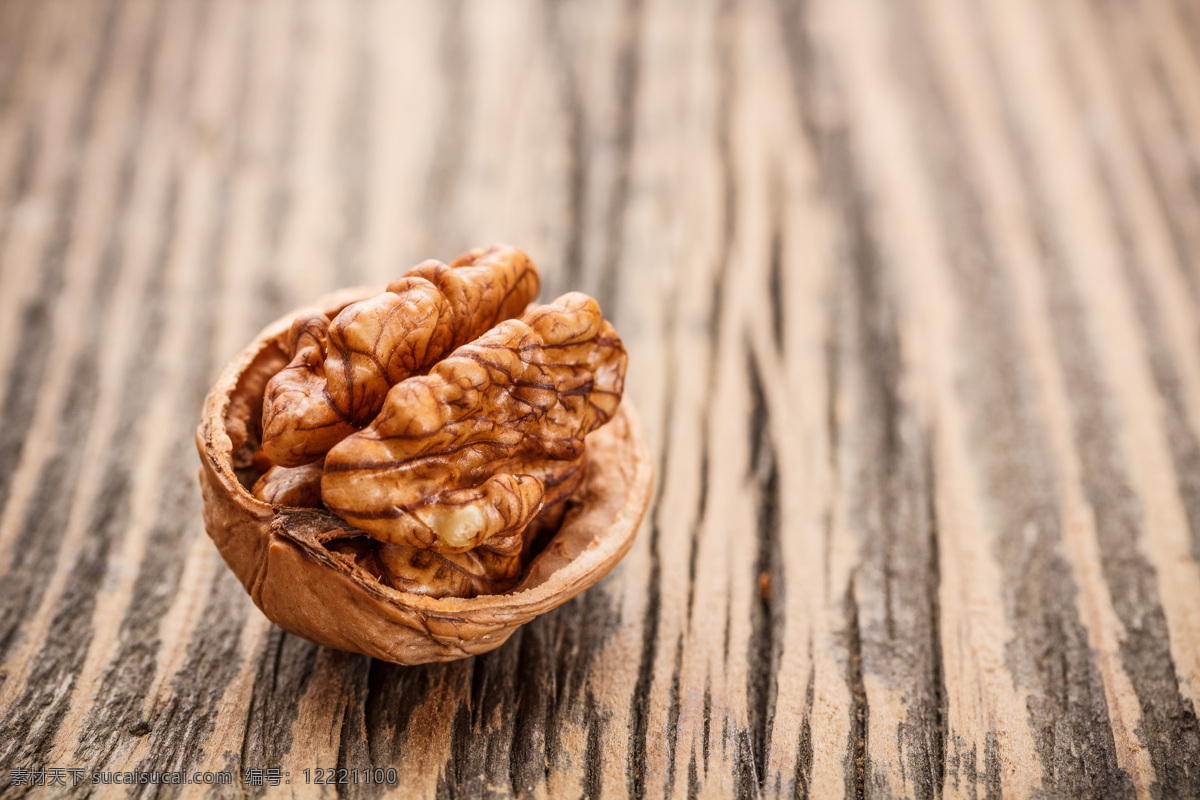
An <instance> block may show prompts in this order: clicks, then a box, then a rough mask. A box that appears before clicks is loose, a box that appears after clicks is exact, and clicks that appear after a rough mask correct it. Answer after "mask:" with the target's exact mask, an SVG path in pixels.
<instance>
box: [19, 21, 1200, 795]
mask: <svg viewBox="0 0 1200 800" xmlns="http://www.w3.org/2000/svg"><path fill="white" fill-rule="evenodd" d="M1197 25H1200V15H1198V14H1197V13H1196V11H1195V10H1194V9H1193V8H1191V7H1190V6H1189V5H1188V4H1186V3H1180V2H1177V1H1175V0H1137V1H1136V2H1114V0H1069V1H1068V2H1062V3H1054V4H1048V5H1047V4H1038V3H1033V2H1028V0H1013V2H1007V3H1002V4H998V3H975V2H969V1H968V0H903V1H902V2H887V3H885V2H880V0H850V2H834V0H803V1H802V0H704V1H703V2H691V3H685V2H682V0H623V1H622V2H619V3H607V4H606V3H599V2H595V1H594V0H571V2H557V3H552V2H535V1H534V0H517V1H516V2H512V3H506V4H495V3H489V2H486V0H452V1H451V2H444V3H438V2H432V0H429V1H426V2H406V3H399V2H389V0H357V1H356V2H352V3H344V2H333V0H312V2H306V3H291V2H287V1H286V0H264V2H260V3H254V4H246V3H238V2H234V1H233V0H216V1H215V2H205V1H203V0H179V1H176V0H172V1H171V2H168V1H167V0H126V1H125V2H121V1H120V0H84V1H83V2H79V1H78V0H50V1H49V2H39V3H34V2H23V1H21V0H10V2H7V3H3V4H0V186H2V187H3V188H2V189H0V375H3V379H2V380H0V782H5V781H8V782H10V785H5V791H6V793H8V794H12V795H13V796H23V795H24V794H30V793H32V790H31V789H30V788H29V787H21V786H18V785H15V784H14V783H12V782H13V781H14V780H16V779H18V778H19V777H20V776H21V775H22V774H23V773H22V772H21V770H45V769H52V768H68V767H70V768H81V769H85V770H87V771H88V772H89V773H90V772H92V771H96V772H109V773H111V772H126V771H143V772H147V771H166V770H185V771H188V772H198V771H214V772H215V771H221V772H228V773H229V775H230V776H231V780H232V783H231V784H230V786H227V787H224V788H221V789H218V790H216V794H217V795H218V796H225V795H226V794H229V795H234V794H236V795H238V796H245V795H249V796H256V797H257V796H261V795H270V796H292V795H295V796H308V795H309V794H322V795H325V796H334V795H338V796H350V797H360V796H361V797H375V796H395V797H414V796H415V797H460V796H465V797H555V798H557V797H582V796H586V797H589V798H594V797H624V796H636V797H730V796H737V797H821V798H825V797H840V796H844V797H854V798H857V797H913V798H936V797H972V798H978V797H988V798H993V797H1001V796H1004V797H1035V796H1053V797H1076V796H1078V797H1083V796H1089V797H1090V796H1104V797H1138V798H1147V797H1162V798H1173V797H1179V798H1186V797H1195V796H1200V725H1198V724H1197V719H1196V703H1197V702H1198V697H1197V693H1198V692H1200V347H1198V343H1200V313H1197V309H1198V308H1200V261H1198V260H1197V257H1196V256H1195V255H1194V254H1195V253H1196V251H1197V248H1196V247H1194V246H1193V245H1194V244H1195V243H1196V242H1197V241H1200V239H1198V237H1200V193H1198V192H1197V190H1196V187H1197V185H1200V184H1197V182H1196V176H1197V174H1200V173H1198V172H1197V170H1198V167H1197V163H1196V158H1195V152H1196V151H1197V148H1198V147H1200V143H1198V142H1197V140H1196V137H1197V136H1198V135H1200V94H1198V93H1197V88H1198V87H1200V49H1198V47H1197V45H1196V41H1195V38H1194V37H1193V36H1192V35H1191V34H1193V33H1195V32H1196V30H1200V29H1198V28H1197ZM494 240H507V241H511V242H513V243H516V244H518V245H520V246H522V247H524V248H526V249H527V250H528V251H529V252H530V253H531V254H532V255H533V257H534V259H535V261H536V262H537V263H538V265H539V267H540V268H541V270H542V274H543V293H542V296H543V297H544V298H549V297H554V296H557V295H558V294H561V293H562V292H565V291H568V290H570V289H579V290H583V291H587V292H589V293H591V294H593V295H594V296H595V297H597V299H598V300H599V301H600V303H601V305H602V306H603V308H604V310H605V313H606V315H607V316H608V317H609V318H610V319H611V320H612V321H613V323H614V325H615V326H616V328H617V330H618V331H619V332H620V334H621V335H622V337H623V339H624V341H625V342H626V345H627V347H628V349H629V352H630V367H629V376H628V386H627V392H628V394H627V396H628V398H629V399H630V400H631V401H632V402H634V403H635V404H636V405H637V406H638V408H639V410H640V412H641V416H642V418H643V420H644V421H645V424H646V427H647V432H648V435H649V438H650V441H651V444H652V448H653V452H654V454H655V471H656V485H655V489H654V496H653V501H652V505H651V508H650V509H649V511H648V513H647V516H646V519H645V522H644V525H643V528H642V530H641V532H640V535H639V537H638V539H637V540H636V542H635V544H634V546H633V549H632V550H631V552H630V553H629V555H628V556H627V557H626V559H625V560H624V561H623V562H622V564H621V565H620V566H619V567H618V568H617V570H616V571H615V572H614V573H613V574H612V575H610V576H609V577H608V578H606V579H605V580H604V581H602V582H601V583H600V584H599V585H597V586H595V587H594V588H592V589H591V590H589V591H588V592H586V593H584V594H583V595H581V596H580V597H578V598H576V599H574V600H572V601H571V602H569V603H567V604H566V605H564V606H562V607H561V608H558V609H556V610H554V611H552V612H549V613H547V614H545V615H543V616H542V617H540V618H539V619H537V620H535V621H534V622H531V623H529V624H528V625H526V626H525V627H524V628H522V629H521V630H520V631H518V633H516V634H515V635H514V636H513V637H512V639H511V640H510V641H509V642H508V643H507V644H506V645H504V646H503V647H501V648H500V649H498V650H496V651H494V652H492V653H488V654H486V655H483V656H478V657H475V658H471V659H467V660H463V661H459V662H453V663H447V664H437V665H426V666H419V667H401V666H397V665H392V664H386V663H382V662H376V661H372V660H370V659H367V658H365V657H362V656H357V655H352V654H346V653H339V652H335V651H332V650H327V649H324V648H321V647H318V646H317V645H314V644H311V643H309V642H306V641H304V640H302V639H299V638H296V637H294V636H292V635H290V634H286V633H283V632H282V631H280V630H279V629H277V628H275V627H274V626H273V625H271V624H270V623H269V622H268V621H266V620H265V618H263V617H262V615H261V614H260V613H259V612H258V611H257V609H255V608H254V606H253V604H252V603H251V602H250V600H249V598H248V597H247V596H246V595H245V593H244V592H243V591H242V589H241V587H240V585H239V584H238V582H237V580H236V579H235V578H234V577H233V575H232V574H231V573H230V572H229V570H228V569H226V567H225V566H224V564H223V563H222V562H221V560H220V558H219V556H218V555H217V554H216V552H215V550H214V548H213V547H212V545H211V543H210V542H209V540H208V538H207V537H206V536H205V534H204V531H203V525H202V522H201V519H200V498H199V493H198V492H197V491H196V484H195V470H196V461H195V455H194V453H193V447H192V442H191V437H192V431H193V429H194V426H195V424H196V422H197V410H198V408H199V406H200V403H201V400H202V398H203V396H204V394H205V392H206V390H207V388H208V386H209V384H210V383H211V381H212V380H213V379H214V377H215V375H216V373H217V371H218V370H219V369H220V366H221V364H222V363H223V362H224V361H225V359H227V358H229V357H230V356H231V355H233V354H234V353H235V352H237V350H238V349H239V348H240V347H241V346H242V345H243V343H245V342H246V341H248V340H249V339H250V338H251V337H252V336H253V335H254V332H255V331H256V330H257V329H258V328H259V327H261V326H262V325H263V324H265V323H266V322H267V321H269V320H271V319H273V318H275V317H276V316H278V315H279V314H281V313H283V312H284V311H286V310H287V309H289V308H293V307H296V306H298V305H300V304H303V303H305V302H308V301H309V300H311V299H313V298H315V297H316V296H318V295H320V294H322V293H324V292H326V291H328V290H330V289H333V288H336V287H339V286H349V285H354V284H372V285H382V284H384V283H386V282H387V281H389V280H391V279H392V278H393V277H395V276H396V275H397V274H399V273H400V272H402V271H403V270H405V269H407V268H408V267H409V266H411V265H412V264H414V263H416V262H417V261H419V260H421V259H423V258H427V257H437V258H442V259H448V258H450V257H452V256H453V255H454V254H455V253H457V252H459V251H460V250H463V249H465V248H468V247H472V246H477V245H480V244H484V243H487V242H490V241H494ZM337 767H340V768H344V769H348V770H360V771H361V770H367V769H374V768H385V769H386V768H395V769H396V770H397V777H398V781H397V782H396V783H395V784H394V785H389V786H380V785H374V784H372V785H367V784H363V783H359V784H351V785H346V786H341V787H337V788H336V790H335V789H334V788H333V787H321V788H319V787H317V786H315V785H313V784H312V783H306V778H305V770H309V771H310V773H309V778H310V779H311V777H312V775H313V773H312V772H311V771H312V770H315V769H316V768H324V769H329V768H337ZM267 769H279V770H281V774H283V775H284V776H286V779H287V780H290V783H283V784H281V785H280V786H277V787H272V786H269V785H257V784H255V783H247V772H246V771H247V770H267ZM68 780H69V778H68ZM88 780H89V786H87V787H85V786H84V785H80V786H77V787H76V788H75V789H74V794H77V795H80V796H83V795H86V794H88V792H89V790H90V776H89V779H88ZM108 788H109V789H110V790H111V787H108ZM137 793H138V794H140V795H145V796H176V795H183V796H194V795H205V796H209V795H210V794H212V790H211V789H210V788H208V787H201V786H190V787H182V788H171V787H159V786H154V787H151V786H145V787H140V788H139V789H138V790H137ZM100 794H104V793H103V792H100Z"/></svg>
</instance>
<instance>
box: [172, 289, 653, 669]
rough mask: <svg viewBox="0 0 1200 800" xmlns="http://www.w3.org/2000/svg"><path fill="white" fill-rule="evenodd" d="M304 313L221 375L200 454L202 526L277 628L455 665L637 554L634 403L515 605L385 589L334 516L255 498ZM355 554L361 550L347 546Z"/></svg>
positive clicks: (644, 477)
mask: <svg viewBox="0 0 1200 800" xmlns="http://www.w3.org/2000/svg"><path fill="white" fill-rule="evenodd" d="M373 294H376V291H375V290H369V289H347V290H343V291H340V292H335V293H333V294H331V295H328V296H326V297H325V298H322V299H321V300H319V301H318V302H317V303H316V304H315V307H316V308H318V309H320V310H322V311H324V312H326V313H327V314H329V315H330V316H331V317H332V316H333V315H335V314H336V313H337V312H338V311H340V310H341V309H342V308H344V307H345V306H347V305H349V304H350V303H352V302H355V301H358V300H361V299H363V298H366V297H370V296H372V295H373ZM313 307H314V306H307V307H306V308H305V309H300V310H297V311H294V312H292V313H289V314H287V315H286V316H284V317H282V318H280V319H278V320H276V321H275V322H273V323H271V324H270V325H268V326H267V327H266V328H264V329H263V331H262V332H261V333H259V335H258V336H257V337H256V338H255V339H254V341H253V342H252V343H251V344H250V345H249V346H248V347H247V348H246V349H245V350H243V351H242V352H241V353H239V354H238V355H237V357H235V358H234V359H233V360H232V361H231V362H230V363H229V364H228V365H226V367H225V368H224V370H222V372H221V375H220V377H218V379H217V382H216V383H215V384H214V385H213V388H212V389H211V390H210V391H209V393H208V397H207V398H206V399H205V401H204V410H203V413H202V416H201V420H200V426H199V428H198V429H197V431H196V447H197V449H198V450H199V452H200V460H201V462H202V467H201V469H200V484H201V489H202V492H203V496H204V524H205V529H206V530H207V532H208V535H209V537H210V538H211V539H212V540H213V542H214V543H215V544H216V545H217V549H218V550H219V551H220V553H221V556H222V557H223V558H224V559H225V563H226V564H228V565H229V567H230V569H232V570H233V572H234V574H236V575H237V577H238V579H239V580H240V581H241V582H242V585H243V586H244V587H245V588H246V591H247V592H248V593H249V594H250V597H251V598H252V599H253V600H254V603H255V605H257V606H258V607H259V608H260V609H261V610H262V612H263V613H264V614H266V616H267V618H268V619H270V620H271V621H272V622H274V623H275V624H277V625H279V626H280V627H281V628H283V629H284V630H286V631H289V632H291V633H294V634H296V635H298V636H303V637H304V638H306V639H309V640H311V641H313V642H316V643H318V644H322V645H325V646H327V647H333V648H337V649H339V650H348V651H351V652H356V653H363V654H365V655H368V656H373V657H375V658H380V659H383V660H385V661H391V662H395V663H397V664H421V663H426V662H430V661H451V660H454V659H457V658H464V657H466V656H470V655H475V654H477V653H483V652H487V651H488V650H492V649H494V648H496V647H499V646H500V645H501V644H503V643H504V642H505V641H506V640H507V639H508V637H509V636H511V635H512V633H513V631H514V630H516V628H517V627H518V626H519V625H522V624H523V623H525V622H528V621H529V620H531V619H533V618H534V617H535V616H537V615H538V614H541V613H543V612H545V611H549V610H550V609H552V608H555V607H556V606H559V605H561V604H562V603H565V602H566V601H567V600H569V599H571V598H572V597H574V596H575V595H576V594H578V593H579V592H581V591H583V590H584V589H586V588H588V587H589V586H591V585H592V584H594V583H595V582H596V581H598V580H600V578H602V577H604V575H606V574H607V573H608V572H609V571H610V570H611V569H612V568H613V567H614V566H615V565H616V563H617V562H618V561H620V560H621V558H622V557H623V556H624V555H625V553H626V552H628V550H629V547H630V545H631V544H632V543H633V538H634V536H635V535H636V534H637V530H638V527H639V525H640V523H641V519H642V515H643V514H644V513H645V510H646V506H647V504H648V503H649V499H650V486H651V480H652V477H651V466H650V449H649V445H648V443H647V441H646V437H645V433H644V432H643V430H642V427H641V423H640V421H639V420H638V417H637V413H636V412H635V410H634V408H633V406H632V404H631V403H630V402H629V401H628V400H624V401H623V402H622V403H621V405H620V407H619V408H618V410H617V413H616V415H615V416H614V417H613V419H612V420H611V421H610V422H609V423H608V424H607V425H605V426H604V427H602V428H600V429H599V430H597V431H595V432H593V433H592V434H591V435H589V436H588V440H587V446H588V471H587V477H586V480H585V482H584V484H583V486H582V487H581V488H580V490H579V491H578V493H577V494H576V496H575V498H574V499H573V501H572V507H571V508H570V510H569V511H568V512H567V514H566V516H565V518H564V520H563V522H562V525H561V527H560V528H559V530H558V532H557V533H556V534H555V535H554V538H553V539H552V540H551V541H550V543H549V544H548V545H547V546H546V548H545V549H544V550H543V551H542V552H541V553H540V554H539V555H537V556H536V557H535V558H534V560H533V561H532V563H531V564H530V566H529V568H528V569H527V571H526V573H525V575H524V576H523V577H522V579H521V582H520V583H519V584H518V585H517V587H516V588H515V589H513V590H512V591H510V592H508V593H506V594H496V595H481V596H478V597H474V598H469V599H467V598H457V597H445V598H435V597H429V596H425V595H420V594H413V593H408V592H402V591H399V590H397V589H393V588H392V587H390V586H387V585H385V584H382V583H380V582H379V581H378V580H377V579H376V578H375V576H374V575H372V574H371V573H370V572H368V571H367V570H366V569H364V568H363V567H361V566H360V565H359V563H358V562H357V561H356V560H355V558H354V557H353V555H352V553H350V552H347V550H348V548H346V547H333V548H331V547H329V546H328V545H330V544H331V543H340V542H346V541H352V540H354V538H355V537H357V536H359V535H362V532H361V531H358V530H357V529H356V528H353V527H352V526H350V525H349V523H347V522H345V521H344V520H342V519H340V518H339V517H336V516H334V515H333V514H330V513H329V512H327V511H324V510H316V509H301V508H289V507H286V506H272V505H270V504H268V503H265V502H263V501H261V500H258V499H257V498H255V497H254V496H253V495H251V493H250V491H249V488H248V487H250V486H253V484H254V482H255V480H256V479H257V478H258V477H259V475H260V468H261V465H259V464H256V462H255V459H254V452H255V450H256V449H257V445H258V441H259V439H260V438H261V417H262V406H263V393H264V390H265V388H266V384H267V381H268V380H269V379H270V378H271V376H272V375H274V374H275V373H276V372H278V371H279V370H280V369H282V368H283V367H284V366H285V365H286V364H287V363H288V357H287V355H286V354H285V352H284V349H283V347H281V344H280V343H281V342H282V341H283V338H284V337H285V336H286V335H287V333H288V331H289V329H290V328H291V325H292V322H293V320H294V319H295V318H296V317H297V316H299V315H300V314H301V313H303V311H305V310H310V309H312V308H313ZM350 549H352V548H350Z"/></svg>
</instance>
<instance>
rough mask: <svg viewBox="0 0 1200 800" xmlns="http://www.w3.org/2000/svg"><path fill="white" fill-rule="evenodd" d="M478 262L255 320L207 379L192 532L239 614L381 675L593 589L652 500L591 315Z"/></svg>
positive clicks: (509, 257)
mask: <svg viewBox="0 0 1200 800" xmlns="http://www.w3.org/2000/svg"><path fill="white" fill-rule="evenodd" d="M538 288H539V279H538V273H537V270H536V268H535V267H534V266H533V264H532V262H531V261H530V260H529V258H528V257H527V256H526V255H525V254H524V253H522V252H521V251H520V250H518V249H516V248H512V247H507V246H496V247H492V248H490V249H488V250H477V251H472V252H470V253H467V254H465V255H463V256H460V257H459V258H458V259H457V260H455V261H454V262H452V263H451V264H450V265H446V264H442V263H439V262H436V261H427V262H424V263H423V264H421V265H419V266H417V267H416V268H414V269H413V270H410V271H409V272H408V273H407V274H406V275H405V276H404V277H402V278H401V279H399V280H397V281H393V282H392V283H391V284H389V285H388V287H387V289H386V291H384V292H382V293H378V294H375V293H370V292H367V291H365V290H347V291H343V292H339V293H335V294H333V295H330V296H329V297H326V298H324V299H323V300H322V301H320V302H319V303H317V304H316V305H315V306H314V307H312V308H308V309H305V310H302V311H297V312H294V313H292V314H289V315H288V316H287V317H285V318H283V319H281V320H279V321H277V322H276V323H274V324H272V325H270V326H268V327H267V328H266V329H265V330H264V331H263V332H262V333H261V334H259V336H258V338H257V339H256V340H255V341H254V342H253V343H252V344H251V345H250V346H249V347H248V348H247V349H246V350H244V351H243V352H242V353H241V354H240V355H239V356H238V357H237V358H236V359H234V361H233V362H231V363H230V364H229V365H228V366H227V367H226V368H225V370H224V371H223V372H222V374H221V376H220V378H219V379H218V381H217V383H216V385H215V386H214V387H213V389H212V391H211V392H210V393H209V396H208V398H207V400H206V402H205V407H204V413H203V417H202V419H201V424H200V428H199V429H198V431H197V447H198V448H199V450H200V454H201V460H202V462H203V468H202V469H201V485H202V489H203V493H204V518H205V526H206V528H207V530H208V534H209V536H210V537H211V538H212V539H213V541H214V542H215V543H216V545H217V547H218V549H219V550H220V552H221V555H222V556H223V557H224V559H225V561H226V563H228V564H229V566H230V567H231V568H232V569H233V571H234V572H235V573H236V574H237V576H238V578H239V579H240V580H241V581H242V584H243V585H244V586H245V587H246V590H247V591H248V592H249V593H250V595H251V597H252V598H253V599H254V602H255V604H256V605H258V606H259V608H261V609H262V610H263V612H264V613H265V614H266V615H267V617H269V618H270V619H271V620H273V621H274V622H276V623H277V624H278V625H280V626H281V627H283V628H284V629H286V630H289V631H291V632H293V633H296V634H299V635H301V636H304V637H306V638H308V639H311V640H312V641H315V642H318V643H319V644H324V645H327V646H330V647H335V648H339V649H343V650H350V651H354V652H360V653H365V654H367V655H371V656H375V657H377V658H382V659H386V660H388V661H394V662H397V663H408V664H415V663H422V662H426V661H445V660H450V659H454V658H461V657H464V656H467V655H471V654H475V653H481V652H485V651H487V650H490V649H492V648H495V647H498V646H499V645H500V644H502V643H503V642H504V641H505V640H506V639H507V638H508V637H509V636H510V635H511V634H512V632H513V631H514V630H515V629H516V627H517V626H519V625H521V624H522V623H524V622H527V621H528V620H530V619H532V618H533V617H534V616H536V615H537V614H540V613H542V612H544V611H547V610H549V609H551V608H553V607H555V606H557V605H560V604H561V603H563V602H565V601H566V600H568V599H570V598H571V597H573V596H574V595H575V594H577V593H578V592H580V591H582V590H583V589H585V588H587V587H588V586H590V585H591V584H593V583H595V582H596V581H597V580H599V579H600V578H601V577H603V576H604V575H605V574H606V573H607V572H608V571H609V570H610V569H612V567H613V566H614V565H615V564H616V563H617V561H619V560H620V559H621V557H622V556H623V555H624V554H625V552H626V551H627V550H628V549H629V546H630V545H631V544H632V541H633V537H634V535H635V534H636V531H637V527H638V524H639V523H640V520H641V517H642V514H643V512H644V511H645V508H646V504H647V502H648V500H649V490H650V480H651V476H650V465H649V451H648V446H647V443H646V440H645V436H644V434H643V433H642V430H641V426H640V424H639V422H638V420H637V416H636V414H635V412H634V410H633V408H632V406H631V405H630V404H629V403H628V401H626V402H622V401H621V392H622V388H623V383H624V373H625V364H626V356H625V350H624V347H623V346H622V344H621V340H620V339H619V338H618V337H617V335H616V333H615V332H614V331H613V329H612V326H611V325H609V324H608V323H607V322H606V321H605V320H604V318H603V316H602V315H601V313H600V308H599V306H598V305H597V304H596V302H595V301H594V300H592V299H591V298H589V297H587V296H586V295H583V294H579V293H576V292H572V293H568V294H566V295H563V296H562V297H560V298H558V299H557V300H555V301H553V302H551V303H549V304H547V305H543V306H532V305H530V303H531V301H533V299H534V297H535V296H536V295H537V292H538Z"/></svg>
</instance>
